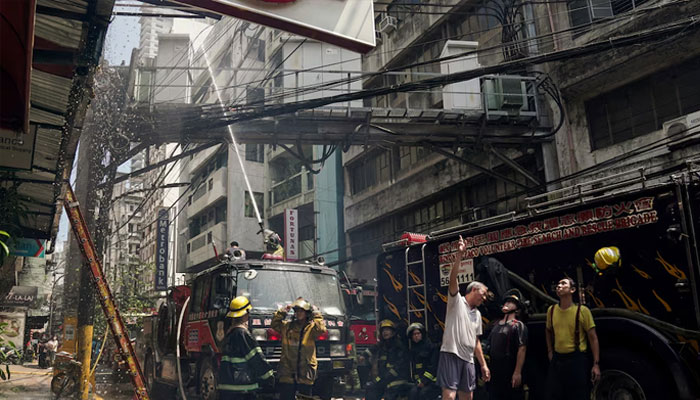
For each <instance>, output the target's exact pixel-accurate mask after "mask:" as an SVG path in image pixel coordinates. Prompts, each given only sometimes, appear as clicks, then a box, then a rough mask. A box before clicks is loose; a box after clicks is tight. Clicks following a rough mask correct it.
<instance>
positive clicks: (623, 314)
mask: <svg viewBox="0 0 700 400" xmlns="http://www.w3.org/2000/svg"><path fill="white" fill-rule="evenodd" d="M697 176H698V171H688V172H684V173H680V174H679V175H677V176H674V177H672V179H669V180H667V181H666V182H664V183H660V184H650V183H649V182H648V181H647V180H646V179H644V178H645V177H644V176H642V179H640V180H637V181H633V182H627V183H623V182H620V181H621V180H622V179H619V180H618V181H617V182H612V183H607V184H606V182H603V181H597V182H592V183H591V184H589V185H578V186H576V187H573V188H565V189H560V190H558V191H555V192H550V193H547V194H544V195H540V196H535V197H532V198H530V199H527V201H528V202H529V206H528V207H527V212H524V213H522V214H518V213H509V214H507V215H504V216H499V217H491V218H489V219H488V220H483V221H473V222H470V223H468V224H467V225H464V226H459V227H456V228H452V229H447V230H443V231H438V232H432V233H431V234H430V235H429V236H427V241H426V242H424V243H408V244H407V243H406V242H405V241H403V242H397V243H393V244H388V245H385V250H384V252H383V254H381V255H380V256H379V258H378V262H377V279H378V291H379V297H378V309H379V310H378V311H379V319H384V318H389V319H392V320H394V321H396V322H399V323H401V324H403V325H404V326H405V325H406V324H409V323H412V322H421V323H423V324H424V325H425V326H426V327H427V330H428V335H429V336H430V337H431V339H432V340H433V341H436V342H439V341H440V340H441V338H442V332H443V329H444V321H445V308H446V302H447V295H448V293H447V286H448V281H449V272H450V269H451V265H452V261H453V260H454V257H455V252H456V251H457V248H458V245H457V244H458V241H459V237H460V236H462V237H463V238H464V240H465V241H466V242H467V245H468V249H467V253H468V255H467V256H466V257H465V259H464V260H463V261H462V265H461V266H460V272H459V282H460V288H461V291H462V294H464V290H465V287H466V284H467V283H468V282H470V281H472V280H479V281H481V282H483V283H485V284H486V285H487V286H488V287H489V289H490V290H491V292H493V295H494V296H493V297H494V301H491V302H487V303H486V305H485V306H483V309H482V315H483V317H484V321H485V323H486V324H485V327H488V322H490V321H494V320H497V319H498V318H499V317H500V312H499V304H498V303H499V302H500V299H501V298H502V295H503V294H504V292H505V291H507V290H509V289H511V288H514V287H515V288H518V289H519V290H520V291H521V292H522V293H523V294H524V296H525V297H526V299H527V301H528V302H529V303H528V304H529V305H528V309H529V311H530V313H531V316H530V319H529V322H528V327H529V331H530V335H529V348H528V351H527V360H526V364H525V369H524V375H525V377H524V379H525V380H526V384H527V387H528V390H529V398H531V399H541V398H544V394H543V390H544V380H545V374H546V371H547V366H548V360H547V349H546V343H545V337H544V324H545V318H546V310H547V308H548V307H549V305H551V304H554V303H555V302H556V301H557V300H556V294H555V292H554V290H553V287H552V285H553V284H554V283H556V282H557V281H558V280H559V279H561V278H562V277H565V276H568V277H571V278H573V279H574V280H575V281H576V282H577V285H578V290H577V292H578V293H579V294H580V298H576V299H575V301H580V302H582V303H585V304H586V305H587V306H588V307H590V308H591V310H592V313H593V316H594V318H595V322H596V329H597V333H598V337H599V341H600V346H601V349H600V358H601V359H600V366H601V369H602V377H601V380H600V381H599V383H598V384H597V386H596V387H595V388H594V396H593V398H595V399H610V398H616V399H618V398H624V399H636V400H642V399H661V398H669V399H671V398H673V399H697V398H700V352H699V346H698V341H699V340H700V303H699V300H698V293H699V291H700V286H699V280H698V279H699V278H700V275H699V274H700V269H699V268H700V253H699V251H698V238H699V237H698V233H699V232H700V182H699V180H698V179H697ZM625 185H627V187H625ZM609 246H614V247H616V248H617V249H619V253H620V254H621V260H622V262H621V263H620V264H619V266H617V265H616V266H613V267H608V268H606V269H603V268H601V266H597V265H595V264H594V262H593V261H594V254H595V253H596V251H597V250H598V249H600V248H603V247H609ZM484 337H487V335H485V336H484ZM487 345H488V343H485V346H487Z"/></svg>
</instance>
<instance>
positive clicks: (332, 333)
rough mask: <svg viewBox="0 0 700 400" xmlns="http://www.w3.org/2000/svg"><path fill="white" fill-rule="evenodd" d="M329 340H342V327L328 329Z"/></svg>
mask: <svg viewBox="0 0 700 400" xmlns="http://www.w3.org/2000/svg"><path fill="white" fill-rule="evenodd" d="M328 340H330V341H331V342H339V341H340V329H329V330H328Z"/></svg>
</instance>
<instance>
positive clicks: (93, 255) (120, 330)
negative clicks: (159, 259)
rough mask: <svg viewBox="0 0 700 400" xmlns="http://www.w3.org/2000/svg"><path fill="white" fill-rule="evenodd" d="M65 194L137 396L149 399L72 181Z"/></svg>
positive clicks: (76, 234) (78, 239) (93, 280)
mask: <svg viewBox="0 0 700 400" xmlns="http://www.w3.org/2000/svg"><path fill="white" fill-rule="evenodd" d="M66 186H67V189H66V198H65V202H64V205H65V207H66V212H67V213H68V219H69V220H70V224H71V227H72V228H73V233H75V238H76V240H77V241H78V244H79V245H80V251H81V252H82V253H83V257H85V260H86V261H87V262H88V263H89V265H90V272H91V273H92V282H93V283H94V284H95V289H96V290H97V296H98V297H99V299H100V305H101V306H102V311H103V312H104V314H105V318H106V319H107V323H108V324H109V328H110V330H111V331H112V335H113V336H114V339H115V341H116V342H117V345H118V348H119V352H120V353H121V356H122V358H123V359H124V360H126V363H127V365H128V367H129V376H131V382H132V383H133V384H134V390H135V395H136V398H137V399H138V400H148V399H149V397H148V391H147V390H146V385H145V384H144V382H145V381H144V379H143V372H141V367H140V366H139V363H138V360H137V359H136V354H135V353H134V348H133V347H132V346H131V341H130V339H129V335H128V332H127V331H126V329H125V328H124V322H123V320H122V317H121V315H120V314H119V310H118V309H117V305H116V303H115V302H114V296H112V291H111V290H110V288H109V285H108V284H107V281H106V280H105V276H104V273H103V271H102V263H101V262H100V258H99V256H98V255H97V249H96V248H95V244H94V243H93V241H92V238H91V237H90V233H89V232H88V229H87V224H86V223H85V219H84V218H83V214H82V212H81V211H80V208H79V206H78V200H77V199H76V197H75V193H73V189H72V188H71V186H70V184H67V185H66Z"/></svg>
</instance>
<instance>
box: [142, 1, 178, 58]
mask: <svg viewBox="0 0 700 400" xmlns="http://www.w3.org/2000/svg"><path fill="white" fill-rule="evenodd" d="M141 12H142V13H144V14H158V13H161V14H166V15H168V14H170V15H172V14H173V11H172V10H169V9H166V8H157V7H153V6H149V5H146V6H143V7H141ZM139 25H140V27H141V30H140V35H139V58H140V59H141V60H144V59H146V58H155V57H156V55H157V54H158V36H159V35H161V34H164V33H170V30H171V29H172V27H173V19H172V18H169V17H166V18H164V17H153V16H143V17H140V18H139Z"/></svg>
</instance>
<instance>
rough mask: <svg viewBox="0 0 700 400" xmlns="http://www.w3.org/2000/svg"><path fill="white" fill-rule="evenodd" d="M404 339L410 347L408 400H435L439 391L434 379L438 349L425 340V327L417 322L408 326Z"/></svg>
mask: <svg viewBox="0 0 700 400" xmlns="http://www.w3.org/2000/svg"><path fill="white" fill-rule="evenodd" d="M406 337H408V340H409V343H410V346H411V371H412V372H413V382H414V384H413V387H411V392H410V393H409V396H408V398H409V399H410V400H419V399H420V400H423V399H425V400H431V399H437V398H438V396H440V391H441V390H440V386H438V385H437V378H436V376H437V366H438V359H439V357H440V348H439V347H438V346H436V345H434V344H433V343H432V342H431V341H430V339H428V338H427V336H426V331H425V327H423V324H421V323H418V322H416V323H413V324H411V325H409V327H408V329H406Z"/></svg>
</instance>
